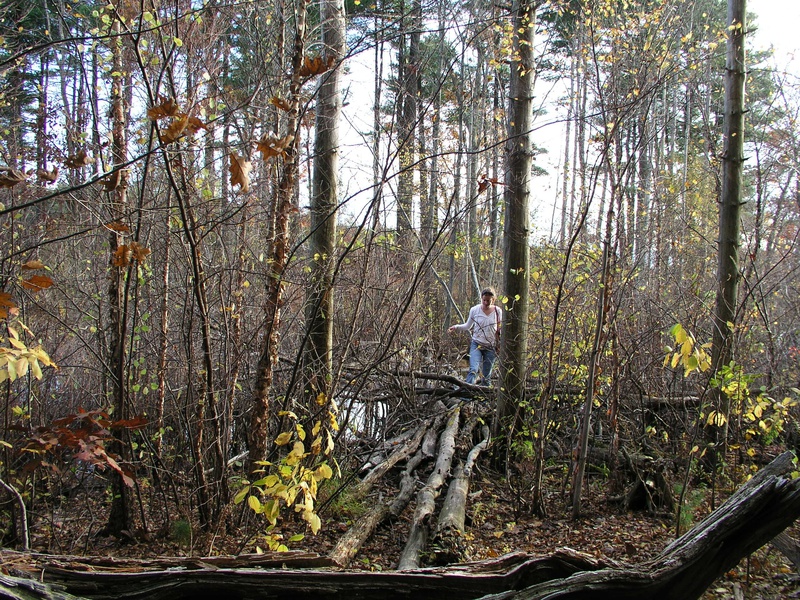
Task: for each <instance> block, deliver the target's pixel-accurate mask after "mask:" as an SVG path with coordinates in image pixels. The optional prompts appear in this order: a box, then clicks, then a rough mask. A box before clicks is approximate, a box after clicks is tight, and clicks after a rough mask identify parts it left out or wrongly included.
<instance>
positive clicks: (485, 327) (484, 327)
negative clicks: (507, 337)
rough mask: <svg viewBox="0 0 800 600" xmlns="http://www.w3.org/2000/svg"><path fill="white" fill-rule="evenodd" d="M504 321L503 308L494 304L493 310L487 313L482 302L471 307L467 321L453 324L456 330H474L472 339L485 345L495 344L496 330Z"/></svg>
mask: <svg viewBox="0 0 800 600" xmlns="http://www.w3.org/2000/svg"><path fill="white" fill-rule="evenodd" d="M502 322H503V309H501V308H500V307H498V306H496V305H494V304H493V305H492V311H491V312H490V313H489V314H488V315H487V314H486V313H484V312H483V308H482V305H481V304H476V305H475V306H473V307H472V308H470V309H469V317H467V322H466V323H460V324H459V325H453V329H455V330H456V331H472V339H473V340H475V341H476V342H477V343H479V344H481V345H483V346H494V345H495V344H496V343H497V339H496V338H497V336H496V332H497V331H499V330H500V324H501V323H502Z"/></svg>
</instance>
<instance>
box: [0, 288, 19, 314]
mask: <svg viewBox="0 0 800 600" xmlns="http://www.w3.org/2000/svg"><path fill="white" fill-rule="evenodd" d="M16 307H17V303H16V302H14V301H13V300H12V299H11V294H9V293H8V292H0V319H6V318H8V312H9V311H8V309H10V308H11V309H14V308H16Z"/></svg>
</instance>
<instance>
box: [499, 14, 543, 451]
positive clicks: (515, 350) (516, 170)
mask: <svg viewBox="0 0 800 600" xmlns="http://www.w3.org/2000/svg"><path fill="white" fill-rule="evenodd" d="M512 19H513V23H514V27H513V30H514V32H515V34H514V42H513V46H514V55H515V56H518V57H519V60H518V62H515V63H512V66H511V99H510V102H511V106H510V111H509V113H510V114H509V117H508V119H509V127H508V141H507V142H506V160H507V165H506V177H505V181H506V186H507V187H506V193H505V203H506V219H505V256H504V263H505V264H504V286H503V287H504V293H505V295H506V296H507V297H508V298H509V304H508V305H507V306H506V307H505V309H506V310H505V316H504V318H503V320H504V323H503V334H502V350H501V357H502V361H501V365H502V370H501V379H502V387H501V391H500V393H499V396H498V401H497V412H496V415H495V420H494V424H493V433H494V434H495V436H497V435H504V436H506V435H508V436H510V435H511V434H512V432H513V430H514V424H513V423H512V422H511V419H512V417H514V415H515V413H516V411H517V407H518V406H519V403H521V402H522V400H523V396H524V394H525V375H526V372H527V365H526V358H527V349H528V295H529V287H530V247H529V244H528V233H529V219H530V216H529V214H530V196H531V166H532V162H533V141H532V139H531V129H532V123H533V85H534V79H535V68H534V64H533V41H534V39H533V38H534V29H535V28H534V23H535V20H536V5H535V2H534V1H533V0H514V2H513V4H512ZM507 441H509V440H507Z"/></svg>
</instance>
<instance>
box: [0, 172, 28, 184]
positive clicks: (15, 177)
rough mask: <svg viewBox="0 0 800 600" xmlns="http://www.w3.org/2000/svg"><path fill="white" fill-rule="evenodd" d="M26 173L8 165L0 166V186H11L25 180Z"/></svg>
mask: <svg viewBox="0 0 800 600" xmlns="http://www.w3.org/2000/svg"><path fill="white" fill-rule="evenodd" d="M26 177H27V175H25V173H23V172H22V171H19V170H17V169H11V168H9V167H2V168H0V188H12V187H14V186H15V185H17V184H18V183H22V182H23V181H25V179H26Z"/></svg>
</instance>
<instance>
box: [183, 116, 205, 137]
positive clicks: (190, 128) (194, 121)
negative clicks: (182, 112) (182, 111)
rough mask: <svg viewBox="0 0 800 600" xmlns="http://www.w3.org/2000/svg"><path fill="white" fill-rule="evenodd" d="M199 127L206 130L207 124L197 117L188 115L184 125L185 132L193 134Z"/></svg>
mask: <svg viewBox="0 0 800 600" xmlns="http://www.w3.org/2000/svg"><path fill="white" fill-rule="evenodd" d="M201 129H205V130H206V131H208V126H207V125H206V124H205V123H203V122H202V121H201V120H200V119H198V118H197V117H189V123H188V125H186V132H187V133H188V134H189V135H192V134H195V133H197V132H198V131H200V130H201Z"/></svg>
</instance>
